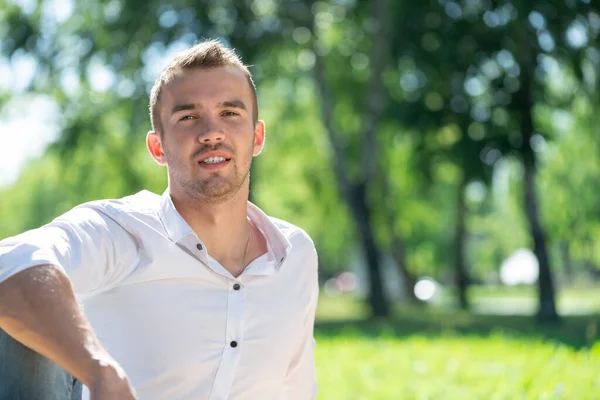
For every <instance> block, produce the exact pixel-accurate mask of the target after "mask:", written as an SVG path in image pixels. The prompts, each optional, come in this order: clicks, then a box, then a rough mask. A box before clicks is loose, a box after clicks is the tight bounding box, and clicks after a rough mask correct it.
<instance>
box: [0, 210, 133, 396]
mask: <svg viewBox="0 0 600 400" xmlns="http://www.w3.org/2000/svg"><path fill="white" fill-rule="evenodd" d="M136 256H137V246H136V243H135V240H134V239H133V238H132V237H131V236H130V234H129V233H128V232H126V231H125V230H124V229H123V228H122V227H121V226H120V225H119V224H118V223H117V222H116V221H114V220H113V219H111V218H110V217H108V216H107V215H104V214H103V213H100V212H97V211H96V210H93V209H90V208H85V207H81V208H76V209H74V210H72V211H70V212H68V213H66V214H64V215H63V216H61V217H59V218H57V219H56V220H54V221H52V222H51V223H50V224H48V225H46V226H43V227H41V228H38V229H35V230H32V231H28V232H25V233H23V234H21V235H18V236H15V237H12V238H8V239H5V240H2V241H0V328H2V329H4V330H5V331H6V332H7V333H8V334H9V335H10V336H12V337H14V338H15V339H16V340H17V341H19V342H21V343H23V344H24V345H26V346H28V347H30V348H32V349H33V350H34V351H37V352H38V353H40V354H42V355H44V356H46V357H47V358H49V359H50V360H52V361H54V362H56V363H57V364H58V365H60V366H61V367H63V368H64V369H66V370H67V371H68V372H70V373H71V374H72V375H73V376H75V377H76V378H78V379H79V380H80V381H81V382H83V383H84V384H85V385H86V386H87V387H88V388H89V389H90V392H91V394H92V395H93V396H94V397H98V396H99V397H100V398H103V399H104V398H110V399H113V398H116V399H121V398H123V399H130V398H133V394H132V390H131V388H130V386H129V383H128V381H127V378H126V377H125V374H124V372H123V371H122V369H121V367H119V365H118V364H117V362H115V361H114V360H113V359H112V357H111V356H110V355H109V354H108V352H107V351H106V350H105V349H104V348H103V347H102V346H101V345H100V343H99V341H98V339H97V338H96V336H95V334H94V332H93V331H92V328H91V326H90V324H89V323H88V321H87V320H86V318H85V316H84V315H83V313H82V311H81V310H80V307H79V305H78V304H77V301H76V299H75V295H74V292H77V293H78V294H82V295H87V296H90V295H94V294H95V293H99V292H102V291H104V290H107V289H108V288H110V287H112V286H113V285H114V284H115V283H116V282H118V281H119V280H120V279H122V278H123V277H124V276H126V275H127V274H128V273H129V272H130V270H131V268H132V267H133V266H134V265H135V264H134V262H133V261H134V259H135V258H136ZM110 390H116V392H114V393H113V392H111V391H110Z"/></svg>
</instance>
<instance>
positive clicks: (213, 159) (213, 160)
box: [201, 157, 227, 164]
mask: <svg viewBox="0 0 600 400" xmlns="http://www.w3.org/2000/svg"><path fill="white" fill-rule="evenodd" d="M223 161H227V159H226V158H225V157H209V158H207V159H206V160H204V161H201V162H202V163H205V164H217V163H220V162H223Z"/></svg>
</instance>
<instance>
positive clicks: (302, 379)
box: [282, 242, 319, 400]
mask: <svg viewBox="0 0 600 400" xmlns="http://www.w3.org/2000/svg"><path fill="white" fill-rule="evenodd" d="M311 243H312V242H311ZM306 259H307V261H308V263H307V271H309V272H308V275H309V278H308V279H309V282H310V283H309V287H310V288H311V302H310V306H309V308H308V310H307V312H306V315H305V317H304V321H303V324H302V339H301V341H300V343H299V344H298V346H297V348H296V351H295V354H294V356H293V358H292V360H291V362H290V365H289V367H288V370H287V373H286V375H285V380H284V382H283V395H282V399H283V400H313V399H315V398H316V397H317V377H316V371H315V358H314V351H315V345H316V342H315V339H314V326H315V313H316V310H317V303H318V299H319V279H318V260H317V252H316V250H315V249H314V245H313V246H312V249H311V251H310V253H309V254H308V255H307V257H306Z"/></svg>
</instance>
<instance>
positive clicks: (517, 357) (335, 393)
mask: <svg viewBox="0 0 600 400" xmlns="http://www.w3.org/2000/svg"><path fill="white" fill-rule="evenodd" d="M316 364H317V375H318V382H319V397H318V398H319V399H323V400H346V399H347V400H350V399H356V400H359V399H365V400H366V399H374V400H375V399H377V400H385V399H389V400H413V399H414V400H425V399H440V400H463V399H473V400H475V399H490V400H492V399H493V400H500V399H506V400H514V399H532V400H533V399H535V400H539V399H569V400H570V399H581V400H584V399H590V400H591V399H598V393H600V373H599V371H600V345H598V346H596V347H594V348H592V349H586V350H575V349H572V348H570V347H569V346H567V345H561V344H556V343H547V342H540V341H530V340H524V339H513V338H510V337H505V336H503V335H493V336H490V337H478V336H452V335H447V336H440V337H428V336H419V335H415V336H411V337H406V338H398V337H394V336H393V335H392V336H390V335H383V336H380V337H368V336H366V337H365V336H355V335H341V336H336V337H329V336H317V351H316Z"/></svg>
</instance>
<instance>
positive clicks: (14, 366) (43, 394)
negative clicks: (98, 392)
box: [0, 329, 81, 400]
mask: <svg viewBox="0 0 600 400" xmlns="http://www.w3.org/2000/svg"><path fill="white" fill-rule="evenodd" d="M80 399H81V382H79V381H78V380H77V379H75V378H73V376H72V375H71V374H69V373H68V372H67V371H65V370H64V369H62V368H61V367H59V366H58V365H56V364H55V363H53V362H52V361H50V360H48V359H47V358H46V357H44V356H42V355H40V354H38V353H36V352H35V351H33V350H31V349H29V348H28V347H25V346H24V345H22V344H21V343H19V342H17V341H16V340H15V339H13V338H12V337H10V336H8V334H7V333H6V332H4V331H3V330H1V329H0V400H80Z"/></svg>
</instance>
